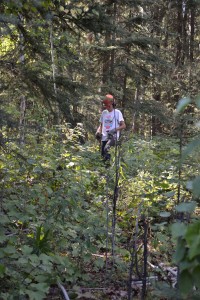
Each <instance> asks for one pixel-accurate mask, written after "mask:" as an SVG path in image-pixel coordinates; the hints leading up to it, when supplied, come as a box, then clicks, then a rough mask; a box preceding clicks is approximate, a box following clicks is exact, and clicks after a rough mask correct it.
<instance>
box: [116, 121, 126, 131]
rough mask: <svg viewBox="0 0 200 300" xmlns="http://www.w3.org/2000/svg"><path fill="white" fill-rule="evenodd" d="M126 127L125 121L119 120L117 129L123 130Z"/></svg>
mask: <svg viewBox="0 0 200 300" xmlns="http://www.w3.org/2000/svg"><path fill="white" fill-rule="evenodd" d="M125 128H126V124H125V122H124V121H120V122H119V127H117V128H116V130H117V131H121V130H122V129H125Z"/></svg>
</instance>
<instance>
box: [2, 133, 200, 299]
mask: <svg viewBox="0 0 200 300" xmlns="http://www.w3.org/2000/svg"><path fill="white" fill-rule="evenodd" d="M57 138H58V137H57V136H56V135H54V134H53V133H52V132H51V133H49V132H48V133H47V134H46V136H44V138H43V139H42V141H41V143H40V144H37V143H36V142H35V144H34V138H33V137H32V138H31V139H30V140H31V143H32V144H31V145H30V146H28V145H27V146H24V147H23V148H22V149H21V148H19V147H18V146H17V145H16V144H12V143H8V144H7V145H6V148H5V149H4V152H3V154H2V155H1V171H2V172H1V190H2V196H1V229H0V243H1V246H0V290H1V299H9V300H12V299H13V300H14V299H20V300H21V299H22V300H23V299H31V300H34V299H37V300H40V299H52V300H53V299H54V300H56V299H63V294H62V293H63V292H62V289H61V286H63V287H64V288H65V290H66V291H67V293H68V294H69V296H70V299H105V300H107V299H109V300H112V299H122V300H123V299H132V298H135V299H137V298H139V299H140V298H142V297H143V298H144V296H145V297H146V299H152V298H154V299H178V298H177V297H179V294H178V291H177V288H176V287H177V286H176V280H177V276H176V271H177V270H176V263H179V262H180V261H181V263H182V266H185V269H183V271H184V275H185V277H184V276H182V280H183V282H184V279H185V278H188V276H190V272H192V271H193V268H196V269H195V270H196V273H195V274H197V275H198V268H197V267H198V264H197V265H196V264H195V262H196V261H197V260H198V255H199V250H198V249H199V247H198V246H199V244H198V243H196V244H195V245H193V244H192V243H191V241H190V233H187V232H186V230H185V231H184V232H182V235H180V234H178V233H177V232H179V229H177V228H175V227H173V230H171V226H172V224H174V223H175V224H176V221H177V220H178V221H179V222H182V223H184V224H185V226H186V225H187V224H190V223H193V222H194V221H195V219H197V220H198V216H197V214H196V213H195V208H196V207H197V202H196V199H193V198H192V195H191V190H190V189H189V188H188V182H190V181H191V176H190V174H191V173H192V174H193V176H195V175H197V169H196V168H195V167H194V166H195V162H196V160H197V157H193V158H192V159H191V160H190V161H188V162H186V163H185V164H184V165H183V167H182V178H181V181H180V178H179V177H178V174H179V172H178V170H179V163H178V162H179V146H178V144H177V142H176V140H171V141H169V140H168V141H167V142H166V141H165V140H163V139H161V138H160V139H157V140H156V139H155V140H151V141H145V140H141V139H138V140H137V139H136V138H135V139H134V140H129V141H125V142H124V143H123V144H122V145H121V148H120V153H123V155H121V157H120V163H119V165H118V163H116V157H115V149H112V153H111V154H112V161H111V165H110V166H109V167H108V166H105V165H104V163H103V162H102V161H101V159H100V153H99V151H98V145H96V144H94V145H90V144H89V143H88V144H87V143H86V144H84V145H81V144H80V143H79V141H77V140H76V139H75V140H74V137H73V135H72V136H70V137H69V138H68V139H67V140H64V141H63V142H62V143H60V140H59V143H58V140H57ZM33 145H34V147H33ZM116 175H119V177H118V176H116ZM195 186H196V185H195ZM177 189H179V193H180V199H179V201H180V202H182V203H179V204H178V203H177ZM196 193H197V194H198V188H196ZM115 200H116V212H115V213H114V210H113V209H114V206H113V203H114V202H113V201H115ZM177 204H178V205H177ZM113 224H115V225H113ZM172 233H173V235H172ZM177 239H178V243H179V242H180V243H181V242H182V241H184V243H183V242H182V244H184V249H188V246H191V247H192V249H193V252H192V253H193V256H192V257H191V259H194V261H193V262H192V263H193V264H191V259H189V261H187V259H186V256H187V251H186V250H185V251H182V252H181V250H177V251H180V252H178V254H177V256H179V255H182V256H181V258H180V257H179V261H177V260H176V257H173V254H174V252H175V250H176V243H177ZM188 241H189V242H190V244H189V245H188V244H187V243H188ZM182 244H180V245H182ZM179 248H180V249H181V247H179ZM179 248H178V249H179ZM185 263H187V267H186V264H185ZM188 264H189V265H188ZM188 266H189V267H188ZM169 270H171V271H169ZM174 274H175V275H174ZM157 283H159V284H157ZM192 286H193V282H191V284H190V286H188V285H187V287H188V288H190V289H191V287H192ZM184 293H185V294H184V295H182V296H181V297H182V299H189V298H184V297H186V296H185V295H186V294H187V293H188V289H185V290H184ZM193 299H194V298H193Z"/></svg>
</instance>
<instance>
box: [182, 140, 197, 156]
mask: <svg viewBox="0 0 200 300" xmlns="http://www.w3.org/2000/svg"><path fill="white" fill-rule="evenodd" d="M197 147H200V139H195V140H194V141H192V142H191V143H189V144H188V145H187V147H186V148H185V149H184V150H183V153H182V158H181V159H182V160H184V159H186V157H187V156H188V155H190V154H191V153H192V152H193V151H194V150H195V149H196V148H197Z"/></svg>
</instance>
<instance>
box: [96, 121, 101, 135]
mask: <svg viewBox="0 0 200 300" xmlns="http://www.w3.org/2000/svg"><path fill="white" fill-rule="evenodd" d="M96 133H101V134H102V123H101V124H100V125H99V127H98V128H97V131H96Z"/></svg>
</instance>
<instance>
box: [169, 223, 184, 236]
mask: <svg viewBox="0 0 200 300" xmlns="http://www.w3.org/2000/svg"><path fill="white" fill-rule="evenodd" d="M186 229H187V227H186V225H185V224H184V223H174V224H172V226H171V231H172V235H173V237H174V238H177V237H181V236H183V235H184V234H185V232H186Z"/></svg>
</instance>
